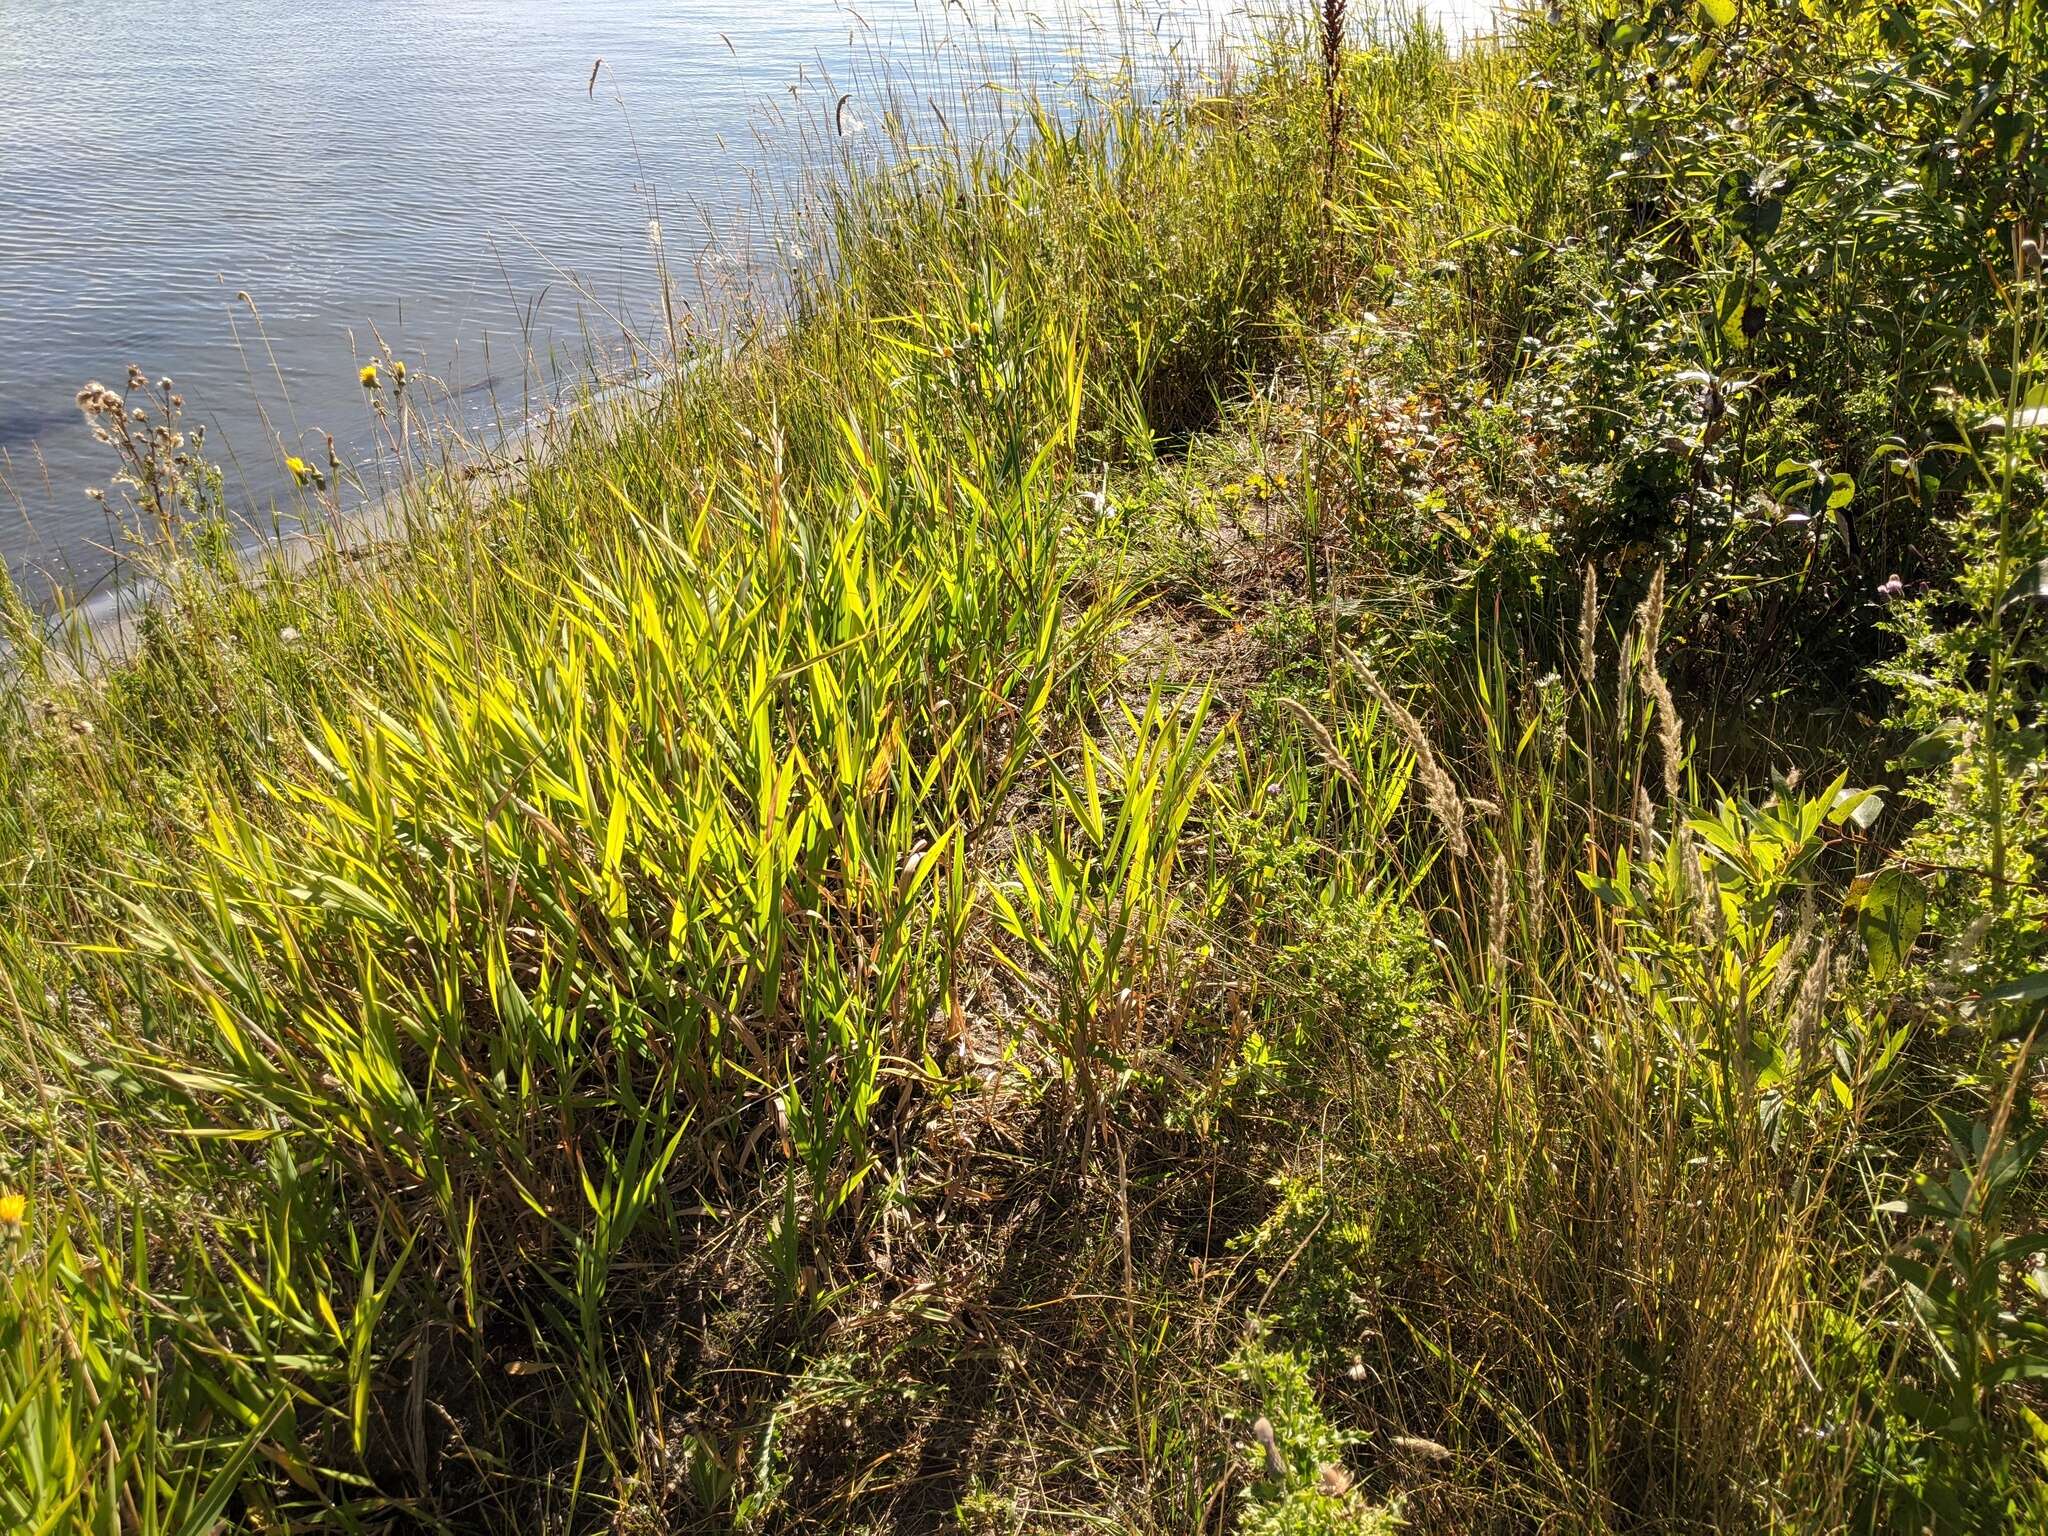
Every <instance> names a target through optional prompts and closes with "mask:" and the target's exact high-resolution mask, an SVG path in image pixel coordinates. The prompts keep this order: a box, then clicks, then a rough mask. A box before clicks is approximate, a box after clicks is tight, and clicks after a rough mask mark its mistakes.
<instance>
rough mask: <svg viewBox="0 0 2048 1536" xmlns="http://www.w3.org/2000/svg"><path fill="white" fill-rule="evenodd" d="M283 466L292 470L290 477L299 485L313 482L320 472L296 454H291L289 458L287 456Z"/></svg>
mask: <svg viewBox="0 0 2048 1536" xmlns="http://www.w3.org/2000/svg"><path fill="white" fill-rule="evenodd" d="M284 467H285V468H286V469H288V470H290V471H291V472H292V478H293V479H294V480H296V481H298V482H299V484H301V485H311V484H312V483H313V482H314V480H316V479H317V478H318V477H319V474H320V471H319V470H317V469H315V468H314V467H313V466H312V465H310V464H308V463H307V462H306V461H305V460H304V459H302V458H300V457H299V456H298V455H297V454H293V455H291V456H290V457H289V458H287V459H286V460H285V461H284Z"/></svg>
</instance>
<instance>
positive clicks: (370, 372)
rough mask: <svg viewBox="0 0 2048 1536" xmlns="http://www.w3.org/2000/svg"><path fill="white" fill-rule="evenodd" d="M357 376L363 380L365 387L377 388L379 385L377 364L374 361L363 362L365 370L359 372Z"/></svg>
mask: <svg viewBox="0 0 2048 1536" xmlns="http://www.w3.org/2000/svg"><path fill="white" fill-rule="evenodd" d="M356 377H357V378H359V379H361V380H362V381H363V388H365V389H376V388H377V387H378V383H377V365H376V364H375V363H373V362H372V363H365V364H363V371H362V372H361V373H359V374H357V375H356Z"/></svg>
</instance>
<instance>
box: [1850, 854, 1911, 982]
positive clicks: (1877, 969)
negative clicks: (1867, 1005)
mask: <svg viewBox="0 0 2048 1536" xmlns="http://www.w3.org/2000/svg"><path fill="white" fill-rule="evenodd" d="M1926 924H1927V888H1926V887H1925V886H1924V885H1922V884H1921V883H1920V881H1919V880H1918V878H1916V877H1915V876H1913V875H1909V874H1907V873H1906V872H1905V871H1904V870H1902V869H1887V870H1883V871H1881V872H1880V873H1879V874H1878V875H1876V876H1875V877H1874V878H1873V879H1872V880H1871V882H1870V888H1869V889H1868V890H1867V891H1865V892H1864V893H1863V900H1862V901H1861V903H1859V904H1858V907H1857V912H1856V929H1857V932H1858V933H1860V934H1861V935H1862V936H1863V942H1864V943H1865V944H1866V945H1868V946H1869V948H1870V974H1871V975H1872V976H1874V977H1876V978H1877V979H1878V980H1880V981H1882V980H1884V979H1885V978H1886V977H1888V976H1893V975H1896V974H1897V973H1898V972H1900V971H1902V970H1904V969H1905V967H1906V963H1907V961H1908V960H1909V959H1910V958H1911V956H1912V953H1913V945H1914V944H1915V943H1916V942H1917V941H1918V940H1919V938H1920V930H1921V929H1922V928H1924V927H1925V926H1926Z"/></svg>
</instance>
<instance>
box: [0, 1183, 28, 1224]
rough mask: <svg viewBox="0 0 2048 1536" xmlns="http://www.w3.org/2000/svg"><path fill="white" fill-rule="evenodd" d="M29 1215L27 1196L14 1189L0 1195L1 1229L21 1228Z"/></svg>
mask: <svg viewBox="0 0 2048 1536" xmlns="http://www.w3.org/2000/svg"><path fill="white" fill-rule="evenodd" d="M27 1215H28V1196H27V1195H24V1194H21V1193H19V1192H17V1191H15V1190H12V1189H10V1190H8V1191H7V1193H6V1194H4V1195H0V1227H19V1226H20V1225H21V1223H22V1220H23V1219H24V1218H25V1217H26V1216H27Z"/></svg>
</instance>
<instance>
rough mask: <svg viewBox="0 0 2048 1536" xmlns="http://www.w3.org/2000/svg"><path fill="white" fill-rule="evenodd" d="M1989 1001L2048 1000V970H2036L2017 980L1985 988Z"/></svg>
mask: <svg viewBox="0 0 2048 1536" xmlns="http://www.w3.org/2000/svg"><path fill="white" fill-rule="evenodd" d="M1984 1001H1985V1002H1987V1003H2043V1002H2048V971H2036V972H2035V973H2034V974H2033V975H2031V976H2022V977H2020V978H2019V979H2018V980H2017V981H2001V982H2000V983H1999V984H1998V985H1997V986H1995V987H1986V988H1985V989H1984Z"/></svg>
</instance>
